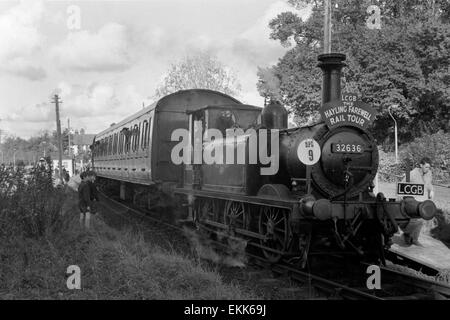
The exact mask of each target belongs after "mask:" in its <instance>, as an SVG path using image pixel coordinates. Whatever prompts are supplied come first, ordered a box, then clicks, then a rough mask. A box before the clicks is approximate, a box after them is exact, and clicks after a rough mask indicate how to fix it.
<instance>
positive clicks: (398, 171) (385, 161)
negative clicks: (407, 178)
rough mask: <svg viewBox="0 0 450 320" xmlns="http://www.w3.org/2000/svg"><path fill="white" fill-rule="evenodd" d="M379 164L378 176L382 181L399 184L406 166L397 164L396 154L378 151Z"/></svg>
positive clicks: (400, 163)
mask: <svg viewBox="0 0 450 320" xmlns="http://www.w3.org/2000/svg"><path fill="white" fill-rule="evenodd" d="M378 154H379V159H380V161H379V164H378V175H379V178H380V180H381V181H386V182H398V181H400V180H401V179H402V177H403V176H404V174H405V169H406V166H405V164H404V163H402V162H400V161H399V163H398V164H397V163H395V154H394V153H386V152H384V151H383V150H382V149H381V148H379V149H378Z"/></svg>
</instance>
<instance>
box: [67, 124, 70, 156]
mask: <svg viewBox="0 0 450 320" xmlns="http://www.w3.org/2000/svg"><path fill="white" fill-rule="evenodd" d="M67 130H68V131H69V132H68V135H69V158H70V119H69V118H67Z"/></svg>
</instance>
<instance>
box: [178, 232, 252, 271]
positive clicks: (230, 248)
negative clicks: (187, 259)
mask: <svg viewBox="0 0 450 320" xmlns="http://www.w3.org/2000/svg"><path fill="white" fill-rule="evenodd" d="M183 232H184V234H185V236H186V237H187V238H188V239H189V241H190V243H191V248H192V250H193V251H194V253H195V254H196V255H197V256H199V257H200V258H202V259H205V260H209V261H212V262H214V263H216V264H222V265H226V266H229V267H239V268H244V267H245V266H246V263H247V256H246V253H245V249H246V247H247V241H246V240H243V239H239V238H235V237H232V236H229V235H228V234H226V233H224V232H221V233H218V234H217V241H218V242H220V243H222V244H224V246H223V248H219V247H221V246H218V245H217V244H216V243H215V242H214V241H213V240H212V239H211V236H210V235H209V234H208V233H207V232H205V231H202V230H192V229H189V228H187V227H184V228H183ZM221 249H222V250H221Z"/></svg>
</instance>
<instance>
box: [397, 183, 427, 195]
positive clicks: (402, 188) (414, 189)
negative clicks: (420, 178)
mask: <svg viewBox="0 0 450 320" xmlns="http://www.w3.org/2000/svg"><path fill="white" fill-rule="evenodd" d="M424 190H425V188H424V185H423V184H421V183H408V182H399V183H398V184H397V194H399V195H405V196H423V195H424Z"/></svg>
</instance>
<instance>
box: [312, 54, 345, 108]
mask: <svg viewBox="0 0 450 320" xmlns="http://www.w3.org/2000/svg"><path fill="white" fill-rule="evenodd" d="M345 59H346V56H345V54H343V53H324V54H320V55H319V57H318V60H319V64H318V65H317V66H318V67H319V68H320V69H322V74H323V83H322V105H323V104H325V103H327V102H330V101H333V100H340V99H341V70H342V68H343V67H345V66H346V64H345V63H343V62H342V61H344V60H345Z"/></svg>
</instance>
